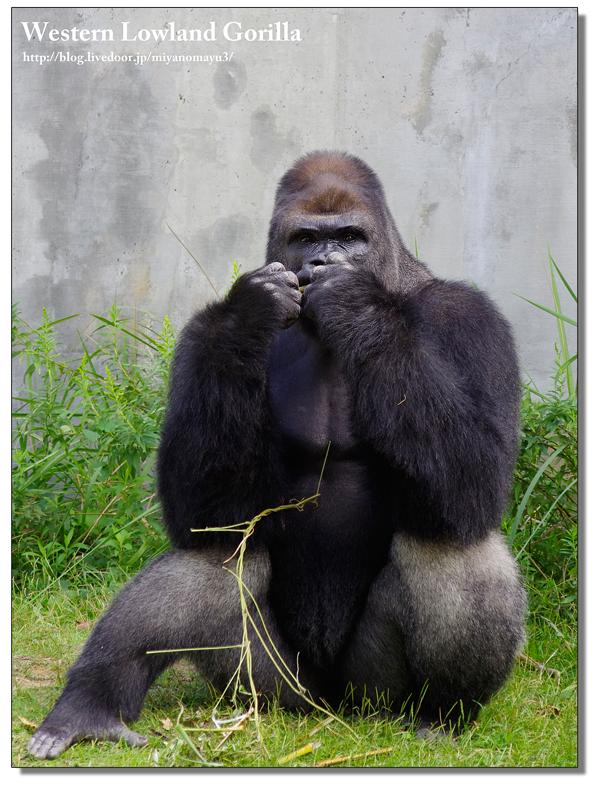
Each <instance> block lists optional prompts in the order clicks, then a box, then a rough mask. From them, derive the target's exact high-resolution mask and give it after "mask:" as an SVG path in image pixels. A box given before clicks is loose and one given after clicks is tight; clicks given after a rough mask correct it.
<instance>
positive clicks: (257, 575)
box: [28, 550, 304, 758]
mask: <svg viewBox="0 0 600 794" xmlns="http://www.w3.org/2000/svg"><path fill="white" fill-rule="evenodd" d="M225 556H226V554H225V553H224V552H217V551H214V550H211V551H202V552H200V551H172V552H167V553H166V554H164V555H163V556H162V557H159V558H158V559H157V560H155V561H154V562H153V563H151V564H150V565H149V566H148V568H146V569H145V570H144V571H142V572H141V573H140V574H138V576H136V577H135V578H134V579H132V580H131V581H130V582H129V583H128V584H127V585H126V586H125V587H124V589H123V590H122V591H121V592H120V593H119V594H118V595H117V597H116V598H115V600H114V601H113V603H112V604H111V606H110V608H109V609H108V611H107V612H106V614H105V615H104V616H103V617H102V618H101V619H100V621H99V622H98V623H97V625H96V626H95V628H94V630H93V632H92V635H91V636H90V638H89V640H88V642H87V644H86V646H85V648H84V649H83V652H82V654H81V656H80V657H79V659H78V660H77V661H76V662H75V664H74V665H73V666H72V667H71V669H70V670H69V673H68V683H67V686H66V688H65V690H64V692H63V693H62V695H61V696H60V698H59V699H58V701H57V702H56V705H55V706H54V709H53V710H52V711H51V712H50V714H49V715H48V716H47V717H46V719H45V720H44V722H43V723H42V724H41V726H40V728H39V729H38V731H37V732H36V733H35V735H34V736H33V737H32V739H31V740H30V742H29V744H28V750H29V752H30V753H31V754H32V755H35V756H37V757H38V758H56V757H57V756H58V755H60V753H62V752H63V751H64V750H65V749H66V748H67V747H68V746H69V745H70V744H72V743H73V742H74V741H76V740H78V739H80V738H83V737H92V738H97V739H108V740H111V741H118V740H119V739H124V740H125V741H126V742H128V743H129V744H131V745H134V746H140V745H142V744H145V743H146V740H145V739H144V737H142V736H140V735H139V734H137V733H134V732H133V731H130V730H129V729H128V728H127V727H126V726H125V724H124V723H125V722H130V721H131V720H134V719H136V718H137V717H138V716H139V714H140V711H141V708H142V705H143V702H144V697H145V695H146V692H147V691H148V688H149V687H150V685H151V684H152V682H153V681H154V679H155V678H156V677H157V676H158V675H159V674H160V673H161V672H162V671H163V670H165V669H166V668H167V667H168V666H169V665H171V664H172V663H173V662H174V661H175V660H176V659H177V658H179V657H181V656H183V655H187V656H190V657H191V658H193V660H194V662H195V664H196V666H197V667H198V669H199V672H200V674H201V675H202V676H203V677H205V678H206V679H208V680H210V681H211V682H212V683H213V684H214V685H215V686H216V687H217V688H223V687H225V686H226V684H227V683H228V681H229V680H230V678H231V677H232V676H233V675H234V674H235V671H236V669H237V667H238V664H239V661H240V649H239V648H232V649H229V650H225V649H223V650H206V651H198V652H196V653H187V654H183V653H179V654H177V653H162V654H148V653H147V651H151V650H167V649H189V648H223V646H235V645H239V643H240V642H241V640H242V619H241V607H240V593H239V587H238V582H237V579H235V578H234V576H232V574H231V573H229V572H228V571H227V570H223V559H224V557H225ZM230 567H233V565H231V564H230ZM270 575H271V567H270V560H269V557H268V555H267V553H266V552H262V551H261V552H255V553H253V554H250V553H249V552H246V557H245V564H244V577H243V579H244V582H245V583H246V585H247V587H248V589H249V590H250V592H251V593H252V595H253V597H254V598H255V600H256V602H257V604H258V605H259V608H260V610H261V614H262V617H263V619H264V620H265V623H266V625H267V629H268V631H269V633H270V635H271V637H272V639H273V640H274V642H275V644H276V646H277V648H278V650H279V651H280V653H282V654H283V655H284V658H285V659H286V662H287V663H288V665H289V666H290V667H291V669H292V670H295V669H296V661H295V658H294V656H293V654H291V653H290V652H289V651H286V647H285V643H284V642H283V641H282V640H281V638H280V636H279V633H278V632H277V630H276V626H275V625H274V621H273V619H272V616H271V613H270V610H269V608H268V604H267V599H266V593H267V587H268V583H269V580H270ZM250 639H251V648H252V672H253V680H254V683H255V686H256V688H257V690H258V691H259V692H262V693H263V694H267V695H268V694H273V693H275V692H279V691H280V690H281V691H280V699H281V702H282V704H283V705H290V706H294V705H300V704H301V702H302V701H301V698H300V697H299V696H297V695H295V694H294V693H293V692H292V690H291V689H290V688H289V687H281V686H280V682H279V681H278V680H277V679H278V676H277V675H276V671H275V670H274V668H273V665H272V663H271V661H270V660H269V659H268V657H267V655H266V653H265V652H264V649H263V647H262V645H261V644H260V641H259V640H258V639H257V638H256V637H255V636H253V635H252V634H251V635H250ZM242 669H243V672H244V673H245V664H244V665H243V666H242ZM242 681H243V682H244V683H245V686H246V687H247V686H248V681H247V678H245V677H244V675H243V676H242ZM302 683H304V682H302Z"/></svg>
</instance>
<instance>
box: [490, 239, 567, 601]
mask: <svg viewBox="0 0 600 794" xmlns="http://www.w3.org/2000/svg"><path fill="white" fill-rule="evenodd" d="M548 260H549V265H550V273H551V289H552V296H553V303H554V309H550V308H547V307H545V306H542V305H541V304H539V303H535V302H534V301H530V300H528V299H527V298H524V300H527V302H528V303H531V304H532V305H533V306H536V307H537V308H539V309H541V310H542V311H545V312H547V313H548V314H552V315H553V316H555V317H556V319H557V324H558V335H559V343H560V346H558V345H557V346H555V349H556V355H557V363H556V369H555V375H554V386H553V388H552V390H551V391H550V392H549V393H548V394H546V395H544V394H542V393H540V392H539V391H538V390H537V389H536V388H535V387H534V385H533V384H532V383H531V382H528V383H526V384H525V385H524V397H523V401H522V403H521V418H522V428H521V447H520V453H519V459H518V462H517V467H516V472H515V484H514V489H513V493H512V496H511V504H510V507H509V510H508V513H507V519H506V521H505V526H506V529H507V532H508V536H509V542H510V543H511V545H513V547H514V548H515V551H516V556H517V558H521V562H522V564H523V565H524V566H525V568H526V569H531V570H532V571H533V572H535V574H536V575H538V576H539V575H540V574H541V576H542V577H543V578H545V579H552V580H553V581H554V582H556V583H558V584H559V585H560V588H561V599H562V601H563V603H564V604H572V603H574V601H575V599H576V592H577V482H578V480H577V398H576V395H577V384H576V380H575V376H574V372H573V366H574V363H575V361H576V360H577V355H574V356H569V350H568V346H567V338H566V332H565V323H569V324H571V325H576V324H577V323H576V321H575V320H572V319H570V318H569V317H567V316H566V315H565V314H563V312H562V308H561V301H560V295H559V292H558V284H557V280H556V278H555V275H554V273H555V271H556V273H558V275H559V277H560V280H561V281H562V283H563V284H564V286H565V287H566V289H567V291H568V293H569V295H570V296H571V297H572V298H573V300H574V301H575V302H577V297H576V295H575V293H574V291H573V290H572V289H571V287H570V286H569V284H568V282H567V281H566V279H565V277H564V276H563V274H562V273H561V272H560V270H559V268H558V267H557V265H556V263H555V261H554V259H553V258H552V255H551V254H550V250H548Z"/></svg>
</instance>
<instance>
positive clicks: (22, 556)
mask: <svg viewBox="0 0 600 794" xmlns="http://www.w3.org/2000/svg"><path fill="white" fill-rule="evenodd" d="M93 317H94V320H95V321H96V327H95V329H94V330H93V331H92V332H91V334H90V335H89V336H85V337H84V336H83V335H81V334H80V335H79V338H80V344H81V351H82V352H81V353H80V354H79V355H78V356H77V357H75V358H73V359H70V360H65V358H64V357H63V355H62V354H61V352H60V347H61V345H60V343H59V341H58V339H57V333H56V327H57V325H58V324H59V323H61V322H64V321H65V320H67V319H71V318H64V319H63V320H55V321H51V320H50V319H49V317H48V314H47V312H46V311H45V310H44V312H43V320H42V323H41V324H40V325H39V326H38V327H36V328H34V327H32V326H30V325H28V324H27V323H25V322H24V321H23V320H22V319H21V317H20V315H19V311H18V307H16V306H15V307H14V308H13V322H12V346H13V356H14V357H17V358H18V359H19V360H21V361H24V362H25V364H26V368H25V373H24V389H23V391H22V393H21V394H20V395H19V396H16V397H15V398H14V399H15V402H16V404H17V409H16V410H15V411H14V413H13V418H14V422H15V430H14V432H13V471H12V475H13V477H12V480H13V482H12V498H13V576H14V578H15V580H16V581H17V582H18V581H19V580H20V579H21V578H22V577H23V576H27V577H28V578H30V579H31V578H33V579H34V580H36V581H39V582H40V583H41V582H45V581H50V580H53V579H56V578H60V577H67V578H71V577H73V576H83V577H84V578H85V577H89V576H92V577H93V576H94V573H95V572H97V571H99V570H109V571H110V570H112V571H113V573H114V576H115V577H116V578H119V579H122V578H123V575H124V574H130V573H132V572H134V571H135V570H137V569H138V568H139V566H140V565H141V564H142V563H143V562H145V560H146V559H147V557H148V556H152V555H154V554H156V553H158V552H159V551H161V550H162V549H163V548H164V547H165V545H166V544H165V541H164V536H163V531H162V527H161V524H160V515H159V507H158V504H157V501H156V497H155V493H154V484H153V473H152V464H153V460H154V451H155V449H156V446H157V443H158V438H159V430H160V424H161V421H162V417H163V414H164V410H165V403H166V390H167V381H168V371H169V365H170V360H171V356H172V353H173V349H174V343H175V334H174V331H173V328H172V327H171V324H170V323H169V320H168V318H165V320H164V322H163V323H162V326H161V328H160V330H159V331H154V330H153V329H152V327H151V325H140V324H139V323H138V322H137V318H136V317H134V320H133V321H132V320H131V319H128V318H126V317H124V313H123V310H122V309H120V308H117V307H116V306H113V307H112V309H111V311H110V313H109V315H108V316H107V317H100V316H97V315H93Z"/></svg>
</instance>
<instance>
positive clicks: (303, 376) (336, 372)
mask: <svg viewBox="0 0 600 794" xmlns="http://www.w3.org/2000/svg"><path fill="white" fill-rule="evenodd" d="M269 402H270V405H271V408H272V409H273V412H274V415H275V420H276V422H277V424H278V428H279V430H280V432H281V434H282V437H283V442H284V446H285V447H286V448H287V450H288V453H289V454H292V455H294V456H296V457H297V459H298V462H299V463H300V462H301V461H304V463H306V464H308V465H310V463H311V462H312V461H317V460H320V461H321V463H322V462H323V458H324V455H325V452H326V451H327V447H328V445H329V443H331V449H330V454H331V455H332V458H333V459H338V460H339V459H340V458H341V459H343V458H345V457H347V456H348V455H352V452H353V450H354V449H355V447H356V445H357V439H356V437H355V434H354V433H353V431H352V424H351V398H350V390H349V386H348V384H347V382H346V379H345V378H344V375H343V373H342V369H341V366H340V363H339V361H337V359H336V358H335V356H334V355H333V354H332V353H331V352H330V351H329V350H327V349H326V348H324V347H323V345H321V343H320V342H319V340H318V339H317V338H316V337H315V336H314V334H312V333H311V332H310V329H307V328H306V327H305V326H304V324H303V323H301V322H298V323H296V324H295V325H294V326H292V328H290V329H288V330H287V331H283V332H282V333H281V334H280V335H279V337H278V339H277V341H276V343H275V344H274V346H273V349H272V351H271V356H270V361H269Z"/></svg>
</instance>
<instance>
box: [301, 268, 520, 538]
mask: <svg viewBox="0 0 600 794" xmlns="http://www.w3.org/2000/svg"><path fill="white" fill-rule="evenodd" d="M303 311H304V313H305V314H307V315H308V316H309V317H312V319H314V321H315V322H316V323H317V326H318V330H319V335H320V337H321V339H322V340H323V341H324V342H325V344H327V345H329V346H330V347H331V348H332V349H333V350H334V351H335V352H336V353H337V355H339V357H340V358H341V359H342V361H343V363H344V367H345V369H346V372H347V375H348V381H349V383H351V384H353V386H352V388H353V390H354V411H355V421H356V422H357V424H358V429H359V432H360V433H361V434H362V435H363V436H364V437H365V438H367V439H368V440H369V442H370V443H371V444H372V446H373V447H374V449H375V450H376V451H378V452H379V453H380V454H382V455H383V456H384V457H385V458H386V459H387V460H388V461H389V462H390V463H391V464H392V468H393V471H394V472H395V474H394V475H393V478H392V482H391V483H390V486H391V487H392V488H395V489H396V490H397V493H398V494H399V496H398V499H397V505H398V517H397V518H398V521H399V522H400V523H401V524H402V523H403V522H404V525H405V526H406V528H407V529H409V530H410V529H412V530H413V531H415V532H417V533H418V534H420V535H421V536H423V534H424V533H426V534H427V535H428V536H429V537H432V538H433V537H436V536H445V537H451V538H453V539H455V540H458V541H460V542H462V543H469V542H471V541H473V540H476V539H477V538H481V537H483V536H485V535H486V534H487V533H488V532H489V531H490V529H492V528H493V527H495V526H497V525H498V524H499V522H500V520H501V517H502V512H503V508H504V503H505V499H506V496H507V492H508V489H509V487H510V481H511V476H512V468H513V465H514V460H515V455H516V449H517V442H518V428H519V397H520V389H519V372H518V365H517V359H516V354H515V349H514V344H513V341H512V337H511V333H510V330H509V327H508V324H507V323H506V321H505V320H504V319H503V317H502V316H501V315H500V313H499V312H498V311H497V310H496V308H495V307H494V305H493V304H492V302H491V301H490V300H489V299H488V298H487V297H486V296H485V295H484V294H483V293H480V292H478V291H477V290H475V289H473V288H471V287H469V286H467V285H465V284H460V283H456V282H454V283H452V282H443V281H440V280H437V279H432V280H431V281H429V282H428V283H426V284H425V285H424V286H421V287H420V288H419V289H418V290H416V291H414V292H412V293H410V294H408V295H406V296H403V295H394V294H391V293H390V292H388V291H387V290H385V289H384V287H383V286H382V285H381V284H380V282H379V281H378V280H377V279H376V277H375V276H374V275H373V274H372V273H370V272H368V271H365V270H362V269H358V268H356V267H354V266H352V265H350V264H342V265H340V264H333V265H327V266H325V267H321V268H317V269H316V270H315V281H314V283H313V284H312V285H309V286H308V287H307V288H306V291H305V296H304V309H303ZM411 501H412V503H413V504H414V505H415V515H419V516H420V517H421V520H420V521H418V522H415V523H414V526H412V527H411V526H410V523H411V512H412V510H411ZM424 513H425V514H427V513H428V514H429V519H430V521H429V523H428V522H423V521H422V517H423V514H424Z"/></svg>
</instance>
